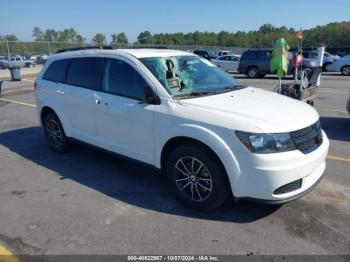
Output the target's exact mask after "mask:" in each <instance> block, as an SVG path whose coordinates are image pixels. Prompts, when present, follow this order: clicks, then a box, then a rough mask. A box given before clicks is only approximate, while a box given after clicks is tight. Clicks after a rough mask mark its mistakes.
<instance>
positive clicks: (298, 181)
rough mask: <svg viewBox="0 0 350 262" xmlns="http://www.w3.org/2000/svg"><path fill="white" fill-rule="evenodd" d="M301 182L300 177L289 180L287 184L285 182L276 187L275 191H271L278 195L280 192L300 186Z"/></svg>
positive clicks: (287, 191)
mask: <svg viewBox="0 0 350 262" xmlns="http://www.w3.org/2000/svg"><path fill="white" fill-rule="evenodd" d="M302 183H303V179H302V178H300V179H298V180H295V181H293V182H290V183H288V184H285V185H283V186H281V187H279V188H277V189H276V190H275V191H273V193H274V194H275V195H280V194H285V193H289V192H292V191H295V190H297V189H299V188H301V185H302Z"/></svg>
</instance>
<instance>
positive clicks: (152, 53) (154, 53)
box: [53, 48, 194, 58]
mask: <svg viewBox="0 0 350 262" xmlns="http://www.w3.org/2000/svg"><path fill="white" fill-rule="evenodd" d="M89 54H90V55H98V54H110V55H113V54H119V55H122V54H129V55H132V56H134V57H136V58H146V57H168V56H191V55H192V56H193V55H194V54H192V53H189V52H185V51H179V50H171V49H150V48H140V49H113V50H103V49H85V50H84V49H82V50H77V51H68V52H62V53H59V54H55V55H53V56H54V57H57V58H58V57H60V58H69V57H72V56H74V57H77V56H79V55H89Z"/></svg>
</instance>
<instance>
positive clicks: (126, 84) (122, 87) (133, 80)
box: [102, 59, 146, 100]
mask: <svg viewBox="0 0 350 262" xmlns="http://www.w3.org/2000/svg"><path fill="white" fill-rule="evenodd" d="M145 85H146V82H145V80H144V79H143V78H142V77H141V76H140V75H139V73H138V72H136V70H135V69H134V68H133V67H132V66H130V65H129V64H128V63H125V62H123V61H121V60H117V59H108V60H106V62H105V69H104V73H103V80H102V89H103V90H104V91H107V92H110V93H113V94H116V95H121V96H126V97H130V98H135V99H139V100H142V99H144V98H145V95H144V87H145Z"/></svg>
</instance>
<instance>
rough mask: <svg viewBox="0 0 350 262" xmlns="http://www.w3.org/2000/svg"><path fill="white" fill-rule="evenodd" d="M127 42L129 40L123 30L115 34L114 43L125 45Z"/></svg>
mask: <svg viewBox="0 0 350 262" xmlns="http://www.w3.org/2000/svg"><path fill="white" fill-rule="evenodd" d="M128 42H129V40H128V38H127V36H126V34H125V33H124V32H121V33H119V34H117V36H116V43H117V44H120V45H126V44H127V43H128Z"/></svg>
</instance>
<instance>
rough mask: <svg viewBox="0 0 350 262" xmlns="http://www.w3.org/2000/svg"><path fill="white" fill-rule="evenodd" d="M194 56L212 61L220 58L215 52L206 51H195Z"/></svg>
mask: <svg viewBox="0 0 350 262" xmlns="http://www.w3.org/2000/svg"><path fill="white" fill-rule="evenodd" d="M193 53H194V54H196V55H199V56H201V57H204V58H205V59H208V60H212V59H215V58H217V57H218V55H217V53H216V52H214V51H205V50H194V51H193Z"/></svg>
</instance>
